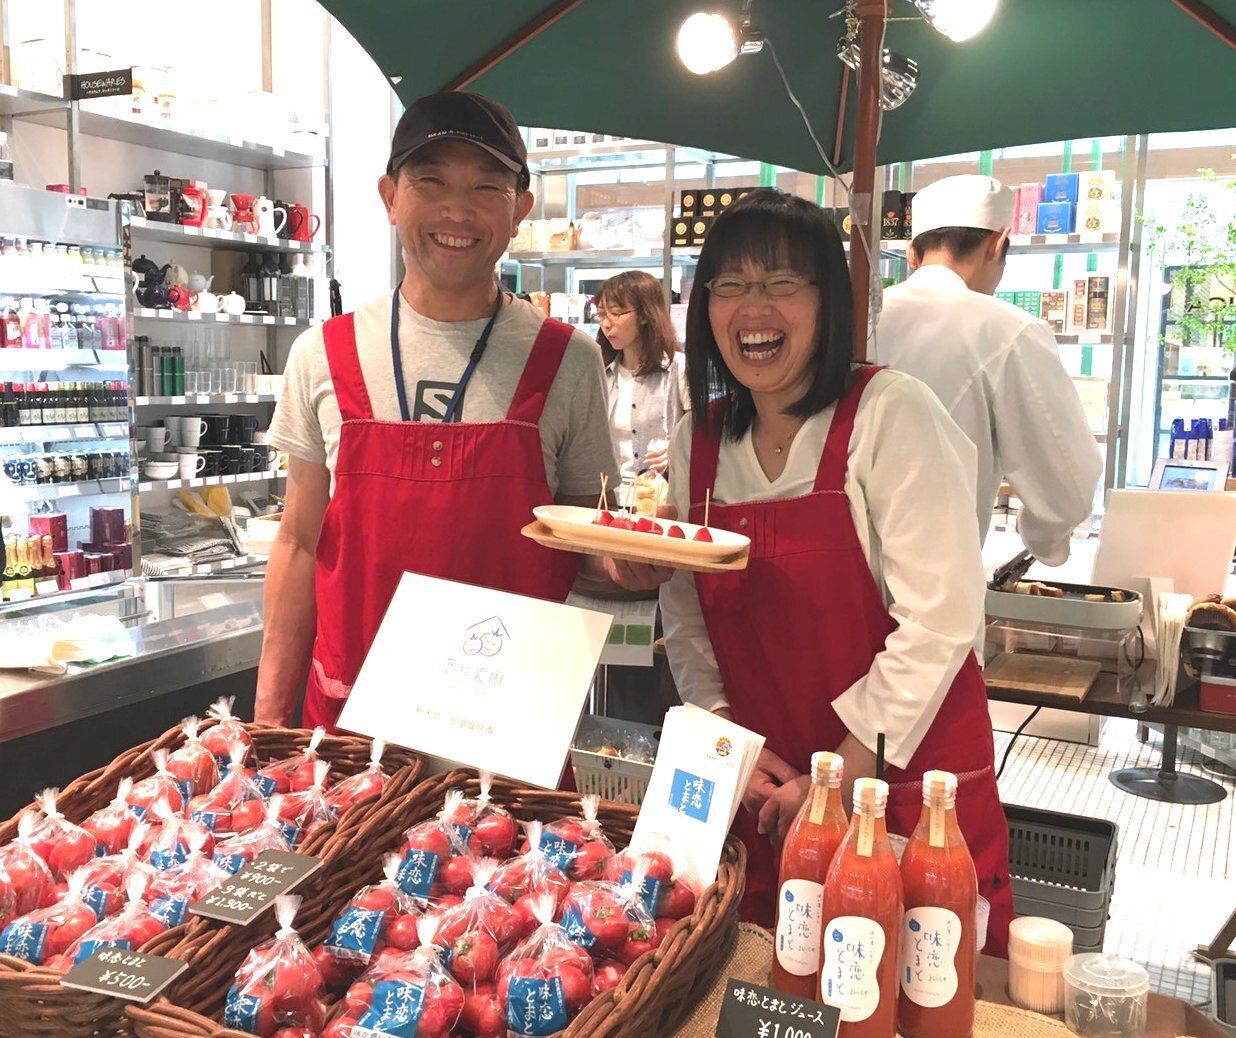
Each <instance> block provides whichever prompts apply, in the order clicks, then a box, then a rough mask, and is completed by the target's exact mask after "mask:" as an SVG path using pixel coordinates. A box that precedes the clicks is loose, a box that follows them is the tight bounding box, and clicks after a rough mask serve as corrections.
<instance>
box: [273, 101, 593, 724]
mask: <svg viewBox="0 0 1236 1038" xmlns="http://www.w3.org/2000/svg"><path fill="white" fill-rule="evenodd" d="M528 184H529V171H528V166H527V154H526V151H525V148H524V144H523V140H522V137H521V135H520V133H519V130H518V127H517V126H516V125H515V121H514V119H513V117H512V116H511V114H510V113H509V112H508V111H507V110H506V109H505V108H503V107H502V106H501V105H499V104H497V103H496V102H494V101H491V100H490V99H488V98H485V97H482V96H480V95H477V94H467V93H460V92H456V93H447V94H434V95H430V96H428V97H425V98H421V99H420V100H419V101H417V102H415V103H414V104H413V105H412V106H411V107H410V108H408V110H407V111H406V112H405V113H404V115H403V117H402V118H401V119H400V122H399V126H398V128H397V129H396V131H395V136H394V140H393V142H392V147H391V159H390V162H389V164H388V166H387V173H386V175H385V176H384V177H382V178H381V181H380V182H379V190H380V192H381V195H382V199H383V202H384V203H385V205H386V209H387V213H388V217H389V220H390V223H391V224H392V226H394V227H395V228H396V229H397V231H398V233H399V238H400V242H401V244H402V245H403V250H404V258H405V265H406V271H407V272H406V275H405V277H404V279H403V282H402V283H401V285H400V287H399V288H398V289H397V290H396V291H395V292H394V294H393V295H392V296H390V297H389V302H388V301H387V299H386V298H385V297H384V298H382V299H379V300H377V301H374V302H370V303H366V304H363V305H362V306H360V307H358V308H357V310H356V312H355V313H351V314H346V315H344V316H342V317H336V318H334V319H332V320H330V321H328V322H327V323H326V324H325V325H324V326H323V327H322V329H321V330H320V331H319V330H317V329H314V330H313V331H311V332H308V333H306V334H305V335H304V336H302V338H301V339H300V340H298V342H297V344H296V345H295V347H294V348H293V351H292V355H291V358H290V359H289V362H288V370H287V372H286V375H285V387H284V395H283V397H282V399H281V401H280V404H279V408H278V409H277V411H276V414H275V418H274V420H273V422H272V423H271V435H270V442H271V443H272V444H274V445H275V446H277V447H280V448H281V449H283V450H286V451H288V453H289V455H290V456H291V462H290V467H289V479H288V498H287V507H286V510H285V512H284V516H283V521H282V523H281V530H280V534H279V538H278V540H277V541H276V544H275V548H274V550H273V552H272V554H271V559H270V565H269V570H268V575H267V580H266V600H265V638H264V642H263V647H262V661H261V665H260V668H259V672H258V692H257V707H256V711H255V715H256V718H257V719H258V720H262V721H270V722H275V723H286V722H287V720H288V719H289V717H290V716H291V715H292V712H293V710H294V708H295V704H296V700H297V698H298V696H299V695H300V692H301V690H302V689H305V700H304V711H303V723H304V724H305V725H307V726H309V725H319V724H320V725H324V726H326V727H327V728H333V726H334V723H335V721H336V719H337V718H338V716H339V712H340V710H341V709H342V707H343V703H344V701H345V699H346V698H347V696H348V694H349V692H350V691H351V687H352V684H353V683H354V682H355V680H356V677H357V674H358V672H359V670H360V667H361V664H362V663H363V662H364V659H365V656H366V653H367V652H368V650H369V646H370V644H371V643H372V641H373V638H374V635H375V634H376V632H377V628H378V625H379V624H380V623H381V621H382V617H383V615H384V614H385V612H386V608H387V606H388V605H389V604H390V600H391V598H392V596H393V594H394V591H395V587H396V585H397V584H398V582H399V579H400V576H401V575H402V574H403V573H404V572H405V571H412V572H417V573H422V574H427V575H429V576H434V577H443V578H447V579H450V580H456V581H462V582H466V583H472V584H480V585H484V586H487V587H492V588H497V589H500V590H503V591H510V592H514V593H517V594H522V595H531V596H536V597H541V598H549V599H556V600H558V601H562V600H564V599H565V598H566V595H567V593H568V591H569V590H570V587H571V584H572V581H573V579H574V577H575V573H576V569H577V562H576V558H575V557H574V556H571V555H568V554H566V553H561V552H554V551H550V550H548V549H545V548H542V547H540V546H538V545H536V544H535V543H533V542H532V541H529V540H527V539H526V538H524V537H522V536H521V535H520V533H519V531H520V529H521V527H523V526H524V525H525V524H526V523H527V522H529V521H530V518H529V517H530V516H531V513H532V509H533V508H534V507H535V506H537V505H542V504H546V503H549V502H551V501H558V502H560V503H566V504H593V503H595V501H596V495H597V490H598V488H599V483H600V477H601V475H602V474H606V475H609V476H611V478H612V477H613V476H614V474H615V470H616V466H615V463H614V456H613V448H612V445H611V444H610V441H609V432H608V424H607V415H606V410H605V396H604V387H603V381H602V373H601V365H600V355H599V352H598V350H597V348H596V344H595V343H593V342H592V341H591V340H590V339H588V338H587V337H585V336H583V335H576V336H574V337H573V333H572V329H571V328H570V327H569V326H568V325H564V324H561V323H559V322H557V321H551V320H546V319H544V317H543V315H541V314H540V312H539V311H537V310H535V309H534V308H533V307H532V306H531V305H530V304H528V303H526V302H523V301H521V300H517V299H514V298H512V297H510V296H508V295H507V294H506V293H504V292H502V291H501V288H500V287H499V286H498V285H497V284H496V282H495V279H494V267H495V264H496V262H497V260H498V257H499V256H500V255H501V254H502V253H503V252H504V251H505V250H506V249H507V247H508V246H509V243H510V239H511V237H512V235H513V234H514V232H515V230H516V228H517V227H518V225H519V223H520V222H521V221H522V220H523V219H524V217H526V216H527V214H528V212H529V210H530V209H531V206H532V201H533V199H532V195H531V193H530V192H529V191H528ZM465 411H466V414H465ZM306 679H307V685H306Z"/></svg>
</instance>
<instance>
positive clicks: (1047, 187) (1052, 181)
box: [1043, 173, 1081, 205]
mask: <svg viewBox="0 0 1236 1038" xmlns="http://www.w3.org/2000/svg"><path fill="white" fill-rule="evenodd" d="M1080 186H1081V185H1080V183H1079V178H1078V174H1076V173H1049V174H1048V175H1047V180H1046V182H1045V183H1044V184H1043V201H1044V202H1070V203H1072V204H1073V205H1077V191H1078V188H1079V187H1080Z"/></svg>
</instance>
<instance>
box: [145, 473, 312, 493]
mask: <svg viewBox="0 0 1236 1038" xmlns="http://www.w3.org/2000/svg"><path fill="white" fill-rule="evenodd" d="M287 478H288V474H287V473H286V472H282V471H280V470H279V469H266V470H264V471H262V472H241V473H239V474H238V475H235V476H197V477H195V478H194V479H155V480H143V481H142V482H141V483H139V484H138V485H137V489H138V490H140V491H141V492H142V493H143V494H145V493H148V492H150V491H152V490H192V489H194V488H196V487H228V486H231V485H232V484H233V483H265V482H268V481H269V480H272V479H287Z"/></svg>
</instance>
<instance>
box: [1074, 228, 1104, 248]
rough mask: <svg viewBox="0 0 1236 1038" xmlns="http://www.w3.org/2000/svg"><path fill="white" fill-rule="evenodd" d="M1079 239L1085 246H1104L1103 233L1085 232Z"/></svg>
mask: <svg viewBox="0 0 1236 1038" xmlns="http://www.w3.org/2000/svg"><path fill="white" fill-rule="evenodd" d="M1079 237H1080V239H1081V241H1082V243H1083V244H1084V245H1102V244H1103V234H1102V232H1101V231H1084V232H1082V234H1081V235H1079Z"/></svg>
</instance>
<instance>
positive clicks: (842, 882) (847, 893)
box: [820, 778, 902, 1038]
mask: <svg viewBox="0 0 1236 1038" xmlns="http://www.w3.org/2000/svg"><path fill="white" fill-rule="evenodd" d="M887 805H888V784H887V783H886V782H882V781H880V780H879V779H871V778H860V779H858V780H857V781H856V782H855V783H854V815H853V817H852V818H851V820H850V828H849V831H848V832H847V833H846V835H845V839H844V840H842V841H841V846H840V848H839V849H838V850H837V854H836V857H834V858H833V863H832V866H831V867H830V868H829V870H828V878H827V880H825V883H824V927H823V932H822V934H821V936H820V998H821V1000H822V1001H824V1002H827V1003H828V1004H829V1005H834V1006H838V1007H839V1008H840V1009H841V1029H840V1030H839V1031H838V1032H837V1034H838V1038H893V1035H894V1033H895V1028H896V1022H897V958H898V954H899V952H900V950H901V940H900V938H901V907H902V899H901V871H900V869H899V868H898V867H897V859H896V858H895V857H893V848H892V845H891V844H890V843H889V842H888V830H887V828H885V824H884V809H885V807H886V806H887Z"/></svg>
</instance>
